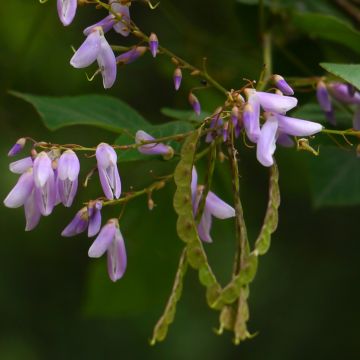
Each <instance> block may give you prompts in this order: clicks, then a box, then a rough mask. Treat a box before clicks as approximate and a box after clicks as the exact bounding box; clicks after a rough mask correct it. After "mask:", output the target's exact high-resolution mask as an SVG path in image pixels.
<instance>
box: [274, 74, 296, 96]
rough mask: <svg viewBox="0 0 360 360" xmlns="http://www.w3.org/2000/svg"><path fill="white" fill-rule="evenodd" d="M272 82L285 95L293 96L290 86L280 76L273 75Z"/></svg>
mask: <svg viewBox="0 0 360 360" xmlns="http://www.w3.org/2000/svg"><path fill="white" fill-rule="evenodd" d="M273 80H274V82H275V85H276V87H277V88H278V89H279V90H280V91H281V92H283V93H284V94H285V95H294V90H293V89H292V88H291V86H290V85H289V84H288V83H287V82H286V81H285V79H284V78H283V77H282V76H280V75H274V76H273Z"/></svg>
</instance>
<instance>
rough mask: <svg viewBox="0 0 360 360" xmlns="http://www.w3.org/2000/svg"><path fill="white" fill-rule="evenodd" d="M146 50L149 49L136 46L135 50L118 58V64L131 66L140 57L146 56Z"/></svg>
mask: <svg viewBox="0 0 360 360" xmlns="http://www.w3.org/2000/svg"><path fill="white" fill-rule="evenodd" d="M146 50H147V48H146V47H145V46H136V47H135V48H133V49H131V50H129V51H127V52H124V53H123V54H121V55H119V56H117V57H116V62H117V63H121V64H131V63H132V62H134V61H135V60H137V59H138V58H139V57H140V56H142V55H144V54H145V52H146Z"/></svg>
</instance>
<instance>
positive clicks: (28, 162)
mask: <svg viewBox="0 0 360 360" xmlns="http://www.w3.org/2000/svg"><path fill="white" fill-rule="evenodd" d="M32 166H33V159H32V157H31V156H28V157H26V158H23V159H20V160H17V161H14V162H12V163H10V165H9V169H10V171H11V172H12V173H14V174H23V173H24V172H25V171H27V170H29V169H30V168H32Z"/></svg>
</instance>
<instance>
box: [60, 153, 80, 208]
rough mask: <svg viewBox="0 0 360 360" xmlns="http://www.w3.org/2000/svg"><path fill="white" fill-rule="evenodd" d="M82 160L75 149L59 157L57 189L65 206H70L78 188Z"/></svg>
mask: <svg viewBox="0 0 360 360" xmlns="http://www.w3.org/2000/svg"><path fill="white" fill-rule="evenodd" d="M79 172H80V162H79V159H78V157H77V156H76V154H75V153H74V151H72V150H66V151H65V152H64V153H63V154H62V155H61V156H60V158H59V161H58V166H57V189H58V192H59V197H60V200H61V202H62V203H63V205H64V206H66V207H70V206H71V205H72V203H73V201H74V198H75V195H76V191H77V188H78V176H79Z"/></svg>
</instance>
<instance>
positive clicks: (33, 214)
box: [24, 189, 41, 231]
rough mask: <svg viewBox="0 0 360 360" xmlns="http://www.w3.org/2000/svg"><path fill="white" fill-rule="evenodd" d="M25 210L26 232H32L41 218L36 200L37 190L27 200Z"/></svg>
mask: <svg viewBox="0 0 360 360" xmlns="http://www.w3.org/2000/svg"><path fill="white" fill-rule="evenodd" d="M24 210H25V218H26V227H25V231H31V230H33V229H34V228H35V227H36V226H37V225H38V223H39V221H40V218H41V213H40V210H39V208H38V206H37V203H36V200H35V189H33V191H32V192H31V195H30V196H29V197H28V198H27V199H26V201H25V204H24Z"/></svg>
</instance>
